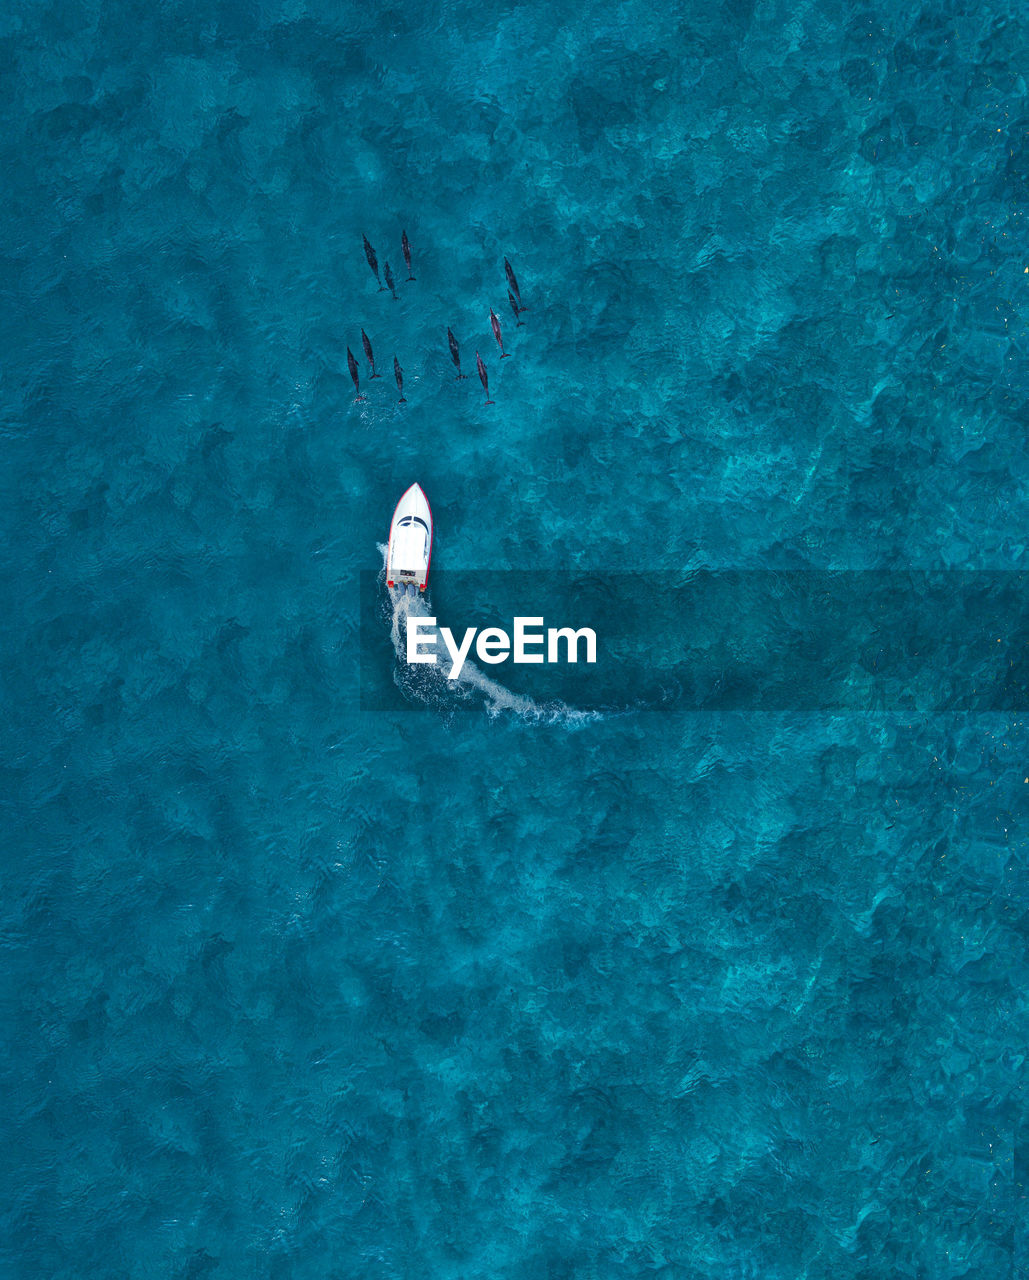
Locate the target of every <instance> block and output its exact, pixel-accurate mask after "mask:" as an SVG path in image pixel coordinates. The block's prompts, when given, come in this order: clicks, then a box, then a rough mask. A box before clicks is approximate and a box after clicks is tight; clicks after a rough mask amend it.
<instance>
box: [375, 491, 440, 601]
mask: <svg viewBox="0 0 1029 1280" xmlns="http://www.w3.org/2000/svg"><path fill="white" fill-rule="evenodd" d="M431 559H432V512H431V511H430V510H429V503H428V500H427V499H426V497H425V494H424V493H423V492H422V490H421V486H420V485H417V484H413V485H412V486H411V487H410V489H408V490H407V492H406V493H405V494H404V496H403V497H402V498H401V499H400V501H399V502H398V503H397V509H396V511H394V512H393V520H392V522H391V524H390V527H389V548H388V549H387V552H386V585H387V586H390V587H396V586H399V587H406V586H407V585H408V583H414V585H415V586H416V587H417V588H418V590H419V591H424V590H425V586H426V583H427V582H428V580H429V562H430V560H431Z"/></svg>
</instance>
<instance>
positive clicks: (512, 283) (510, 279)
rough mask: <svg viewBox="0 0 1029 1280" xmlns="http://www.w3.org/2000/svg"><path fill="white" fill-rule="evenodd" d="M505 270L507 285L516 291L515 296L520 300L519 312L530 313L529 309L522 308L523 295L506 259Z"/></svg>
mask: <svg viewBox="0 0 1029 1280" xmlns="http://www.w3.org/2000/svg"><path fill="white" fill-rule="evenodd" d="M504 270H505V271H506V272H507V283H508V284H509V285H510V286H511V288H512V289H513V290H514V296H515V297H516V298H517V299H518V310H519V311H528V309H529V308H528V307H523V306H522V293H521V290H520V289H519V288H518V281H517V280H516V279H515V273H514V272H513V271H512V269H511V264H510V262H508V260H507V259H506V258H505V259H504Z"/></svg>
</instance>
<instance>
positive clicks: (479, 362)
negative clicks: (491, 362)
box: [475, 351, 496, 404]
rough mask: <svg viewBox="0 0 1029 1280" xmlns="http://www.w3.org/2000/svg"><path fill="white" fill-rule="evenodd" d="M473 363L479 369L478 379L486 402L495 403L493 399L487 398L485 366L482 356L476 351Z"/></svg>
mask: <svg viewBox="0 0 1029 1280" xmlns="http://www.w3.org/2000/svg"><path fill="white" fill-rule="evenodd" d="M475 364H476V367H477V368H478V370H479V381H480V382H481V383H482V389H483V391H485V392H486V403H487V404H496V401H495V400H491V399H490V398H489V378H487V377H486V366H485V365H484V364H483V363H482V356H480V355H479V353H478V351H476V353H475Z"/></svg>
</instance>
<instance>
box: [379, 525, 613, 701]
mask: <svg viewBox="0 0 1029 1280" xmlns="http://www.w3.org/2000/svg"><path fill="white" fill-rule="evenodd" d="M379 550H380V551H381V552H382V563H383V569H382V574H381V575H380V581H381V583H382V589H383V596H384V601H385V604H384V615H385V617H386V619H387V620H388V622H389V628H390V639H391V640H392V641H393V648H394V650H395V651H396V655H397V668H396V672H395V674H394V679H395V680H396V683H397V686H398V688H400V689H401V691H402V692H403V693H404V694H406V695H407V696H408V697H409V698H411V699H413V700H414V701H416V702H421V703H424V704H426V705H428V706H431V707H435V708H437V709H438V710H440V711H447V710H450V709H453V708H454V706H455V704H468V703H469V702H470V701H471V700H472V699H473V698H475V697H476V696H478V698H479V699H480V700H481V705H482V707H483V708H484V710H485V711H486V714H487V715H489V716H491V717H496V716H499V715H500V714H501V713H503V712H510V713H511V714H513V715H516V716H518V717H519V718H520V719H522V720H526V721H534V722H536V723H539V724H568V725H575V726H580V725H586V724H594V723H596V722H597V721H600V720H606V719H608V718H609V716H610V713H609V712H604V711H580V710H579V709H578V708H576V707H570V706H569V705H568V704H567V703H565V702H560V701H552V702H536V701H535V700H534V699H533V698H529V697H526V696H525V695H524V694H519V693H512V691H511V690H510V689H506V688H505V687H504V686H503V685H502V684H500V683H499V681H497V680H491V679H490V678H489V676H487V675H485V674H484V673H483V672H482V671H480V670H479V668H478V667H477V666H476V665H475V663H474V662H471V661H469V660H468V659H465V663H464V666H463V667H462V668H461V671H460V674H459V675H458V677H457V679H456V680H450V679H448V676H449V673H450V671H451V669H452V667H453V663H452V662H451V660H450V655H449V653H448V652H447V649H446V646H445V645H443V644H441V643H440V644H437V645H436V646H435V648H434V647H433V645H432V644H431V643H426V642H424V641H423V642H422V644H421V651H422V652H423V653H432V652H435V653H436V662H435V664H430V663H425V664H424V665H422V664H419V665H418V666H412V665H411V664H410V663H409V662H408V661H407V620H408V618H411V617H419V618H431V617H433V616H434V614H433V612H432V605H431V603H430V599H429V594H428V591H425V592H421V593H419V594H417V595H414V596H412V595H410V594H408V593H406V592H402V591H400V590H398V589H397V588H393V589H390V588H389V587H387V586H386V547H384V546H383V545H382V544H381V543H380V544H379Z"/></svg>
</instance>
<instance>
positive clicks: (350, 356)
mask: <svg viewBox="0 0 1029 1280" xmlns="http://www.w3.org/2000/svg"><path fill="white" fill-rule="evenodd" d="M347 368H348V369H349V370H350V376H351V378H353V380H354V390H355V391H356V392H357V395H356V396H355V397H354V404H357V402H358V400H363V399H364V396H363V395H361V384H360V383H359V382H358V380H357V361H356V360H355V359H354V353H353V352H352V351H351V350H350V348H349V347H347Z"/></svg>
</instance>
